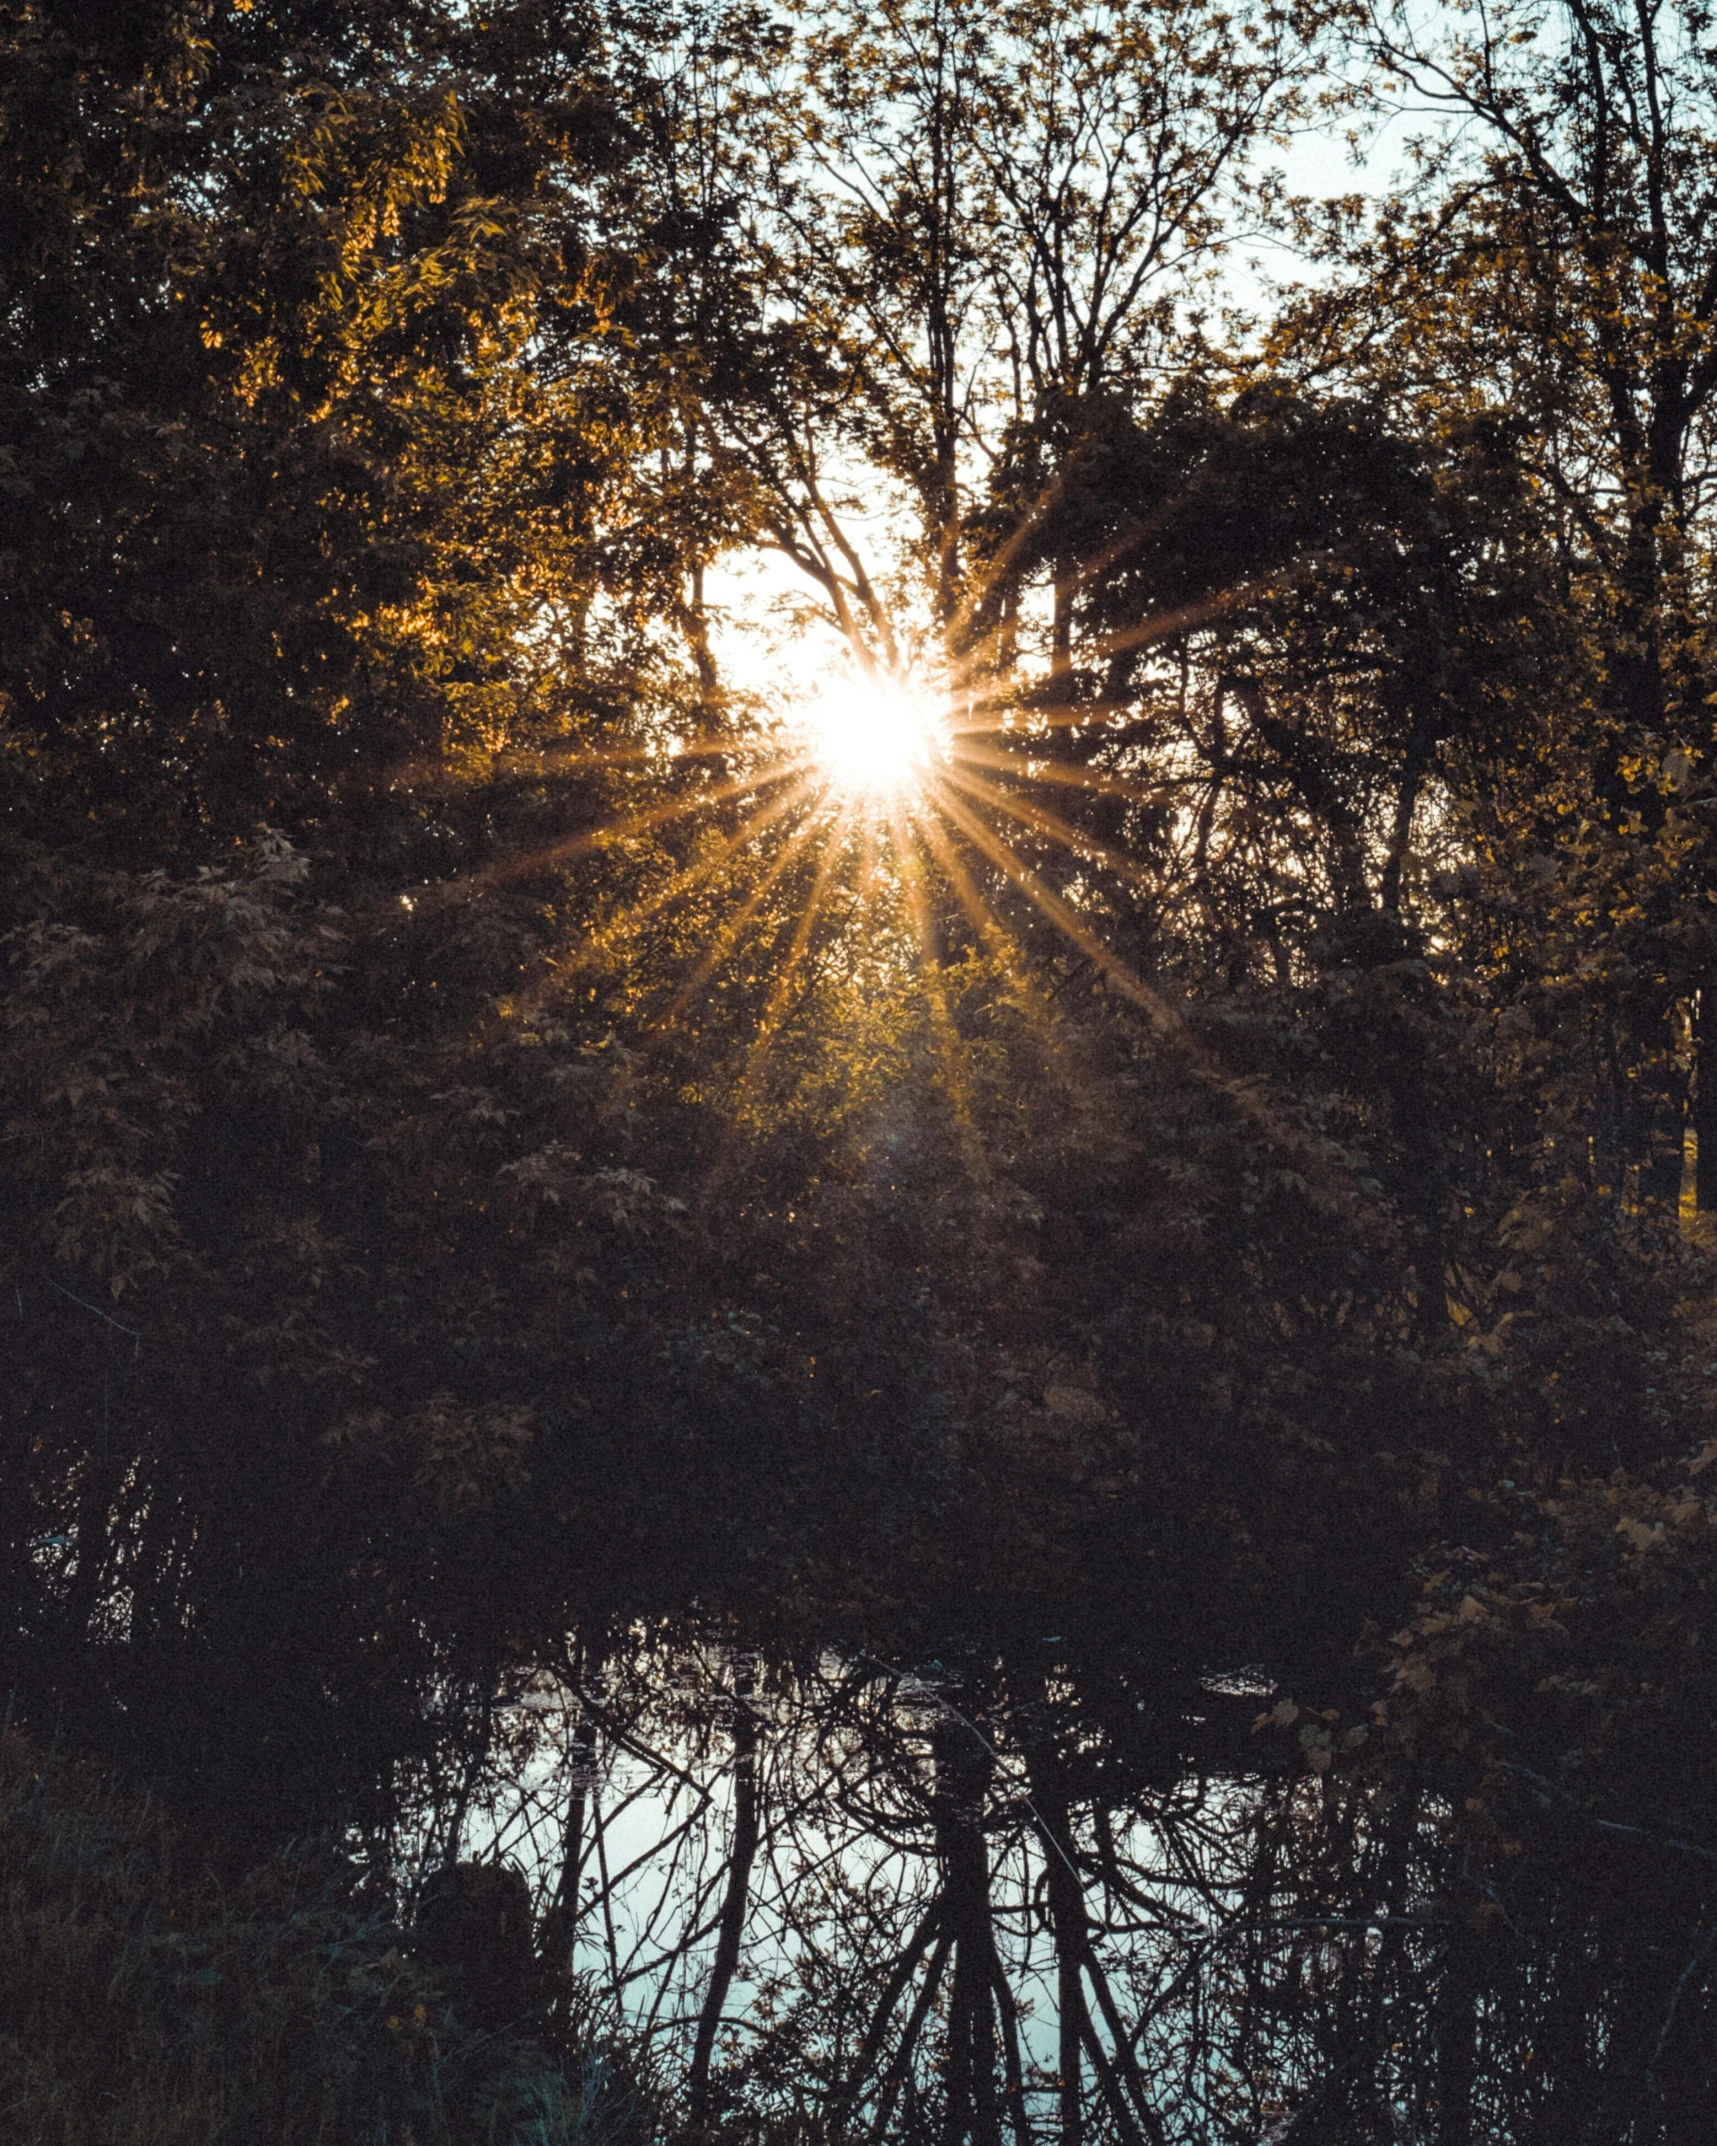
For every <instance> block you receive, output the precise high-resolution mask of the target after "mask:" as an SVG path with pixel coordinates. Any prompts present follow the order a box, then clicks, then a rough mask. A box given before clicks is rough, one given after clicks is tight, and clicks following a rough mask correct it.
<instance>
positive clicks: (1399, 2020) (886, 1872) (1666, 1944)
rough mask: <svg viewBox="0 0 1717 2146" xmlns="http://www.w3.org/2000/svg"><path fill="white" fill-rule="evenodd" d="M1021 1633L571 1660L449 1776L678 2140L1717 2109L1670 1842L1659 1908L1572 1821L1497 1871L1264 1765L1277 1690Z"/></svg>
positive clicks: (643, 1647)
mask: <svg viewBox="0 0 1717 2146" xmlns="http://www.w3.org/2000/svg"><path fill="white" fill-rule="evenodd" d="M1038 1651H1039V1653H1040V1656H1041V1659H1039V1660H1038V1661H1036V1662H1033V1661H1031V1660H1029V1659H1022V1658H1020V1657H1019V1656H1017V1655H1016V1656H1012V1657H1008V1658H1003V1659H990V1660H987V1661H984V1662H977V1663H975V1662H968V1663H966V1664H964V1665H962V1667H961V1668H960V1670H959V1671H958V1673H955V1672H954V1671H952V1670H948V1669H944V1667H943V1665H941V1664H934V1665H931V1666H930V1668H929V1669H927V1670H925V1671H922V1672H921V1673H919V1674H908V1673H905V1672H903V1671H902V1670H900V1669H897V1668H894V1667H891V1666H889V1665H886V1664H884V1663H882V1662H879V1661H873V1660H870V1659H868V1658H864V1657H860V1658H858V1659H856V1660H853V1659H845V1660H839V1659H836V1658H834V1657H832V1656H829V1657H825V1658H824V1659H822V1660H821V1661H817V1662H813V1663H809V1664H807V1663H799V1664H796V1665H794V1666H793V1667H791V1668H788V1667H785V1666H781V1665H777V1664H774V1663H770V1662H766V1661H764V1660H763V1659H761V1658H759V1657H758V1656H756V1655H752V1654H745V1653H739V1652H736V1651H734V1650H732V1649H730V1648H728V1647H726V1646H723V1645H719V1644H713V1643H709V1644H702V1643H696V1642H692V1643H669V1642H667V1641H664V1640H660V1639H657V1638H654V1637H650V1636H645V1635H635V1636H634V1637H633V1638H632V1640H631V1641H630V1642H628V1643H627V1644H625V1645H624V1646H620V1647H616V1648H613V1649H612V1650H611V1651H610V1652H609V1653H608V1654H607V1655H606V1657H605V1659H604V1660H603V1661H602V1662H601V1663H600V1664H597V1663H593V1662H591V1661H589V1660H587V1659H584V1658H583V1657H582V1656H580V1654H579V1653H578V1652H577V1651H576V1650H573V1651H572V1652H571V1653H570V1654H569V1660H568V1662H567V1664H566V1665H565V1668H564V1672H563V1674H562V1675H561V1676H558V1677H554V1678H550V1677H548V1676H546V1675H539V1676H537V1677H535V1678H532V1679H528V1680H524V1681H522V1682H521V1683H520V1684H519V1686H518V1687H517V1688H516V1689H514V1690H512V1691H511V1692H509V1693H508V1694H507V1695H506V1699H505V1703H503V1704H502V1705H501V1706H500V1707H499V1708H498V1709H497V1710H496V1711H495V1714H494V1716H493V1723H492V1730H493V1733H492V1735H491V1737H490V1739H489V1741H488V1743H487V1744H486V1746H485V1747H484V1749H483V1752H482V1757H481V1761H480V1763H479V1764H477V1765H475V1766H474V1767H473V1768H472V1769H471V1771H470V1772H469V1774H468V1776H467V1777H466V1778H464V1779H463V1780H460V1781H458V1782H457V1783H455V1782H452V1781H450V1782H449V1784H448V1788H447V1794H451V1796H452V1797H453V1799H454V1801H455V1802H456V1803H457V1804H458V1806H459V1807H460V1815H461V1823H462V1826H463V1830H464V1852H466V1853H468V1854H470V1853H475V1854H478V1855H482V1856H486V1857H487V1856H499V1857H501V1858H503V1859H507V1860H511V1861H513V1862H515V1863H517V1864H518V1865H519V1866H520V1867H522V1868H523V1869H525V1870H526V1871H527V1872H528V1873H529V1874H530V1876H531V1879H532V1882H533V1884H534V1887H535V1892H536V1897H537V1901H538V1905H539V1911H540V1913H541V1915H542V1925H541V1927H542V1932H543V1943H544V1947H545V1951H546V1952H548V1953H550V1954H552V1956H553V1963H554V1964H556V1965H557V1966H561V1967H564V1966H565V1965H566V1963H568V1962H570V1963H571V1965H572V1967H573V1969H574V1974H573V1977H572V1983H571V1987H572V1988H573V1990H574V1991H575V1992H576V1993H577V1995H576V2001H577V2002H579V2003H581V2004H583V2005H585V2006H587V2007H589V2008H591V2009H593V2010H595V2011H596V2012H597V2013H598V2014H599V2015H600V2014H604V2013H605V2014H607V2015H608V2016H609V2017H612V2018H624V2019H625V2020H626V2021H628V2022H629V2023H630V2024H631V2025H632V2026H633V2027H634V2028H635V2029H638V2030H641V2032H642V2034H643V2035H644V2037H645V2038H646V2040H647V2043H648V2046H649V2047H650V2048H651V2050H652V2051H653V2053H654V2056H655V2059H656V2061H657V2063H658V2064H659V2065H660V2067H661V2069H662V2071H663V2073H664V2074H665V2075H666V2076H667V2077H669V2078H670V2079H672V2080H675V2081H677V2082H679V2086H678V2091H679V2095H680V2099H681V2104H682V2107H683V2109H684V2112H685V2115H686V2117H687V2120H688V2122H689V2124H690V2126H691V2129H692V2131H693V2132H694V2133H705V2134H707V2133H712V2132H721V2133H724V2134H728V2135H733V2136H743V2137H755V2136H764V2135H767V2136H771V2137H774V2136H782V2137H785V2136H789V2135H791V2136H793V2137H805V2138H837V2137H839V2138H844V2137H849V2136H851V2137H872V2138H884V2137H886V2138H899V2139H921V2138H922V2139H930V2138H938V2139H945V2140H955V2139H966V2138H970V2139H973V2140H977V2141H996V2142H998V2146H999V2142H1000V2141H1002V2140H1003V2139H1012V2140H1015V2141H1022V2142H1023V2141H1025V2140H1028V2139H1045V2140H1048V2139H1051V2138H1053V2139H1056V2140H1059V2141H1061V2142H1065V2146H1071V2142H1073V2141H1075V2140H1079V2139H1084V2138H1090V2139H1112V2140H1117V2141H1123V2142H1126V2146H1158V2142H1168V2141H1181V2140H1211V2141H1229V2140H1235V2141H1238V2140H1263V2139H1270V2140H1274V2141H1278V2142H1280V2141H1284V2140H1287V2139H1290V2138H1292V2139H1304V2138H1310V2137H1313V2136H1317V2137H1325V2138H1336V2139H1340V2140H1354V2141H1372V2140H1376V2141H1379V2142H1382V2141H1395V2140H1414V2141H1421V2140H1422V2141H1425V2142H1426V2146H1453V2142H1456V2141H1460V2142H1470V2141H1476V2140H1479V2139H1481V2138H1484V2137H1487V2136H1490V2135H1492V2134H1493V2133H1501V2134H1504V2135H1507V2136H1509V2137H1516V2138H1521V2139H1534V2140H1536V2139H1540V2138H1542V2139H1544V2140H1546V2141H1548V2140H1550V2139H1552V2138H1558V2137H1561V2136H1565V2135H1568V2134H1566V2133H1565V2132H1564V2131H1561V2130H1559V2129H1558V2126H1559V2125H1561V2124H1562V2123H1564V2122H1565V2121H1566V2117H1567V2112H1568V2111H1569V2110H1570V2109H1571V2108H1573V2107H1575V2106H1579V2105H1583V2106H1584V2107H1585V2109H1586V2112H1587V2116H1588V2117H1590V2116H1591V2115H1592V2113H1593V2112H1594V2111H1599V2110H1601V2109H1602V2107H1603V2106H1604V2105H1606V2104H1607V2105H1609V2107H1610V2109H1611V2115H1610V2116H1608V2117H1606V2119H1605V2120H1606V2122H1607V2123H1608V2124H1609V2126H1610V2128H1609V2129H1607V2130H1605V2131H1604V2133H1603V2135H1604V2136H1614V2137H1637V2138H1639V2139H1642V2140H1643V2139H1646V2138H1659V2137H1664V2138H1679V2137H1683V2136H1685V2137H1689V2138H1692V2137H1696V2136H1699V2135H1700V2134H1699V2133H1698V2132H1697V2131H1692V2132H1687V2131H1680V2130H1677V2129H1676V2122H1677V2118H1676V2116H1675V2109H1676V2106H1677V2099H1676V2097H1677V2096H1678V2094H1679V2093H1680V2092H1681V2089H1682V2088H1683V2087H1685V2086H1687V2085H1688V2084H1690V2081H1689V2079H1688V2077H1687V2070H1688V2067H1689V2065H1690V2064H1696V2061H1697V2041H1698V2034H1697V2031H1696V2029H1695V2019H1694V2014H1695V2013H1696V2012H1697V2011H1699V2010H1700V2009H1701V2007H1702V2002H1703V2000H1702V1998H1701V1996H1700V1987H1699V1985H1700V1975H1699V1970H1698V1957H1697V1956H1698V1951H1699V1946H1700V1944H1701V1942H1702V1941H1701V1936H1700V1925H1701V1922H1702V1920H1703V1921H1705V1922H1708V1921H1709V1920H1710V1919H1711V1918H1710V1916H1709V1914H1708V1912H1707V1911H1706V1910H1705V1909H1704V1908H1702V1907H1701V1905H1700V1903H1699V1902H1698V1901H1697V1900H1696V1899H1695V1898H1694V1897H1693V1894H1692V1888H1690V1887H1689V1886H1688V1885H1687V1883H1686V1872H1685V1870H1681V1869H1678V1870H1672V1871H1670V1872H1669V1873H1668V1874H1667V1880H1666V1889H1665V1894H1664V1899H1663V1901H1662V1903H1661V1905H1662V1908H1663V1915H1662V1918H1661V1919H1660V1920H1659V1921H1658V1922H1657V1924H1656V1926H1655V1928H1653V1929H1652V1930H1651V1931H1650V1932H1649V1933H1647V1932H1646V1931H1645V1930H1644V1928H1643V1926H1642V1924H1641V1922H1640V1918H1639V1914H1638V1894H1637V1887H1638V1884H1639V1882H1640V1872H1639V1870H1638V1869H1637V1868H1636V1869H1631V1870H1630V1869H1627V1868H1624V1867H1622V1866H1617V1868H1616V1870H1614V1871H1608V1870H1606V1868H1605V1867H1603V1866H1602V1864H1601V1857H1602V1855H1603V1854H1605V1853H1608V1852H1610V1851H1609V1849H1608V1848H1607V1847H1606V1845H1605V1844H1604V1843H1602V1842H1596V1843H1595V1842H1594V1841H1593V1839H1591V1838H1590V1837H1582V1838H1580V1839H1578V1840H1572V1841H1569V1840H1562V1841H1558V1839H1557V1838H1556V1837H1555V1824H1554V1819H1553V1815H1552V1816H1551V1817H1547V1818H1546V1826H1547V1828H1548V1832H1547V1835H1546V1840H1545V1841H1544V1842H1542V1843H1539V1844H1537V1846H1536V1847H1535V1849H1533V1850H1532V1851H1530V1852H1528V1851H1526V1850H1523V1849H1520V1848H1519V1847H1518V1844H1509V1846H1510V1848H1511V1849H1512V1850H1514V1851H1515V1852H1514V1854H1513V1857H1512V1862H1511V1858H1510V1857H1509V1856H1504V1857H1503V1859H1502V1860H1503V1862H1504V1863H1505V1864H1510V1867H1516V1866H1518V1867H1519V1868H1520V1870H1521V1882H1520V1883H1519V1885H1518V1886H1516V1888H1515V1889H1514V1891H1513V1892H1512V1893H1510V1892H1508V1891H1505V1890H1503V1889H1501V1888H1499V1887H1498V1886H1497V1885H1496V1884H1495V1883H1494V1882H1492V1879H1491V1878H1490V1877H1489V1876H1487V1875H1485V1874H1484V1873H1483V1872H1481V1871H1480V1869H1479V1868H1478V1865H1477V1862H1476V1860H1475V1856H1474V1851H1473V1842H1472V1836H1471V1828H1470V1824H1469V1825H1468V1826H1467V1827H1466V1829H1465V1832H1464V1838H1463V1839H1457V1838H1456V1837H1455V1830H1454V1828H1453V1826H1452V1825H1451V1824H1450V1823H1449V1820H1450V1815H1451V1814H1450V1813H1449V1811H1448V1810H1447V1808H1446V1807H1445V1806H1444V1805H1442V1804H1440V1803H1438V1802H1437V1801H1436V1800H1434V1799H1432V1798H1430V1797H1428V1796H1425V1795H1421V1794H1415V1793H1412V1792H1411V1791H1410V1790H1408V1789H1407V1788H1406V1787H1404V1786H1403V1785H1401V1784H1394V1785H1390V1786H1383V1787H1380V1786H1376V1785H1373V1786H1372V1787H1369V1788H1362V1787H1358V1786H1354V1785H1346V1786H1341V1785H1337V1783H1336V1781H1335V1778H1334V1777H1333V1776H1331V1777H1328V1778H1320V1777H1318V1776H1316V1775H1314V1774H1306V1773H1303V1772H1299V1771H1297V1770H1290V1769H1288V1768H1286V1767H1282V1768H1281V1769H1280V1770H1271V1766H1273V1764H1274V1761H1275V1759H1276V1758H1277V1757H1278V1756H1279V1755H1280V1745H1279V1743H1276V1744H1272V1742H1271V1741H1270V1739H1269V1738H1268V1737H1259V1736H1255V1735H1254V1734H1253V1722H1254V1720H1255V1718H1256V1716H1257V1714H1258V1711H1259V1707H1260V1700H1259V1698H1258V1696H1257V1693H1256V1692H1255V1691H1252V1692H1247V1691H1236V1690H1223V1689H1206V1690H1204V1691H1202V1692H1200V1693H1199V1695H1198V1697H1197V1698H1196V1700H1195V1701H1194V1702H1193V1703H1192V1705H1191V1706H1190V1707H1189V1708H1188V1709H1187V1710H1186V1711H1185V1712H1183V1713H1181V1714H1180V1715H1179V1716H1178V1717H1173V1718H1170V1717H1167V1716H1165V1715H1164V1713H1163V1712H1162V1711H1161V1707H1160V1700H1159V1701H1156V1702H1153V1701H1152V1699H1151V1697H1150V1694H1149V1691H1148V1688H1147V1685H1146V1682H1145V1680H1144V1679H1143V1678H1142V1677H1141V1678H1140V1679H1139V1681H1138V1683H1137V1684H1136V1685H1135V1684H1134V1683H1133V1682H1131V1681H1130V1680H1129V1678H1128V1677H1127V1676H1125V1675H1122V1674H1113V1673H1105V1674H1103V1675H1101V1676H1096V1677H1085V1676H1080V1675H1078V1674H1076V1673H1074V1672H1072V1671H1070V1670H1069V1669H1068V1668H1067V1666H1066V1665H1065V1664H1063V1663H1060V1662H1058V1661H1057V1660H1056V1659H1055V1652H1054V1648H1053V1647H1052V1646H1051V1645H1050V1644H1049V1643H1047V1642H1046V1643H1044V1644H1043V1646H1042V1647H1041V1649H1040V1650H1038ZM1266 1759H1267V1760H1268V1761H1269V1763H1268V1764H1267V1763H1266ZM442 1800H443V1805H444V1807H443V1808H442V1810H441V1812H440V1817H441V1819H442V1821H443V1823H444V1824H445V1822H446V1821H447V1820H448V1819H449V1818H450V1817H451V1816H452V1815H453V1810H452V1806H451V1805H449V1804H447V1802H446V1796H445V1795H444V1797H443V1799H442ZM440 1839H441V1843H442V1846H441V1848H440V1850H439V1851H438V1852H440V1853H445V1852H446V1848H447V1844H448V1843H447V1835H446V1834H445V1832H443V1833H442V1834H441V1836H440ZM1621 1846H1622V1844H1621V1843H1619V1842H1618V1843H1617V1844H1616V1847H1617V1850H1618V1851H1619V1850H1621ZM1660 1875H1661V1874H1660ZM1706 1949H1707V1950H1709V1944H1708V1941H1706ZM1690 1984H1691V1985H1692V1987H1691V1988H1690ZM1684 2013H1685V2014H1686V2016H1683V2014H1684ZM1634 2107H1637V2109H1638V2111H1639V2116H1638V2121H1637V2122H1635V2120H1634V2118H1632V2117H1630V2116H1629V2115H1628V2113H1627V2111H1628V2110H1629V2109H1630V2108H1634ZM1665 2124H1667V2128H1662V2126H1663V2125H1665ZM1630 2126H1632V2128H1630ZM1576 2135H1577V2134H1576Z"/></svg>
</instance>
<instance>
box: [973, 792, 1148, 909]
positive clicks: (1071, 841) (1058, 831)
mask: <svg viewBox="0 0 1717 2146" xmlns="http://www.w3.org/2000/svg"><path fill="white" fill-rule="evenodd" d="M943 780H944V782H946V783H951V784H953V786H954V787H955V788H956V789H959V790H963V791H964V792H965V794H966V795H967V796H968V797H973V798H977V799H978V800H979V801H980V802H981V803H983V804H986V805H989V806H990V807H991V808H992V809H993V810H995V811H997V812H1005V813H1006V814H1007V815H1008V816H1009V818H1010V819H1015V820H1018V821H1019V822H1020V824H1021V825H1022V826H1025V827H1029V828H1031V829H1032V830H1033V832H1034V833H1037V834H1041V835H1047V836H1049V838H1050V840H1051V841H1053V842H1058V843H1059V844H1060V845H1061V847H1062V848H1063V849H1067V850H1071V851H1072V852H1073V854H1074V855H1075V856H1076V857H1077V856H1085V857H1091V858H1095V859H1096V861H1097V862H1098V863H1100V864H1104V865H1107V866H1108V868H1109V870H1110V871H1112V872H1114V873H1116V874H1117V875H1118V876H1119V877H1120V878H1122V879H1125V880H1127V881H1129V882H1130V883H1131V884H1133V885H1135V886H1146V887H1149V888H1150V889H1152V891H1153V892H1154V891H1155V887H1156V880H1155V878H1154V876H1153V875H1152V874H1150V873H1149V872H1147V871H1146V870H1145V868H1144V866H1143V865H1141V864H1140V863H1139V862H1138V861H1137V860H1136V859H1135V858H1132V857H1125V856H1123V855H1122V854H1121V852H1120V851H1119V850H1117V849H1112V848H1111V847H1110V845H1109V844H1108V843H1107V842H1103V841H1100V840H1099V839H1098V838H1097V836H1095V835H1088V834H1086V833H1085V831H1084V830H1083V829H1082V828H1078V827H1075V826H1073V825H1072V824H1071V823H1070V822H1069V821H1067V820H1064V819H1063V818H1062V817H1061V815H1060V814H1059V813H1056V812H1051V811H1049V810H1048V809H1047V807H1045V806H1042V805H1034V804H1032V803H1031V802H1030V800H1029V799H1027V798H1023V797H1014V796H1013V795H1011V794H1010V793H1009V792H1008V791H1006V790H1002V789H998V788H997V787H996V785H995V784H994V783H992V782H985V781H984V779H983V777H982V776H980V775H970V774H967V775H961V774H959V773H957V772H956V771H955V770H954V769H952V768H950V769H949V770H948V771H947V773H946V774H945V775H944V777H943Z"/></svg>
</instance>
